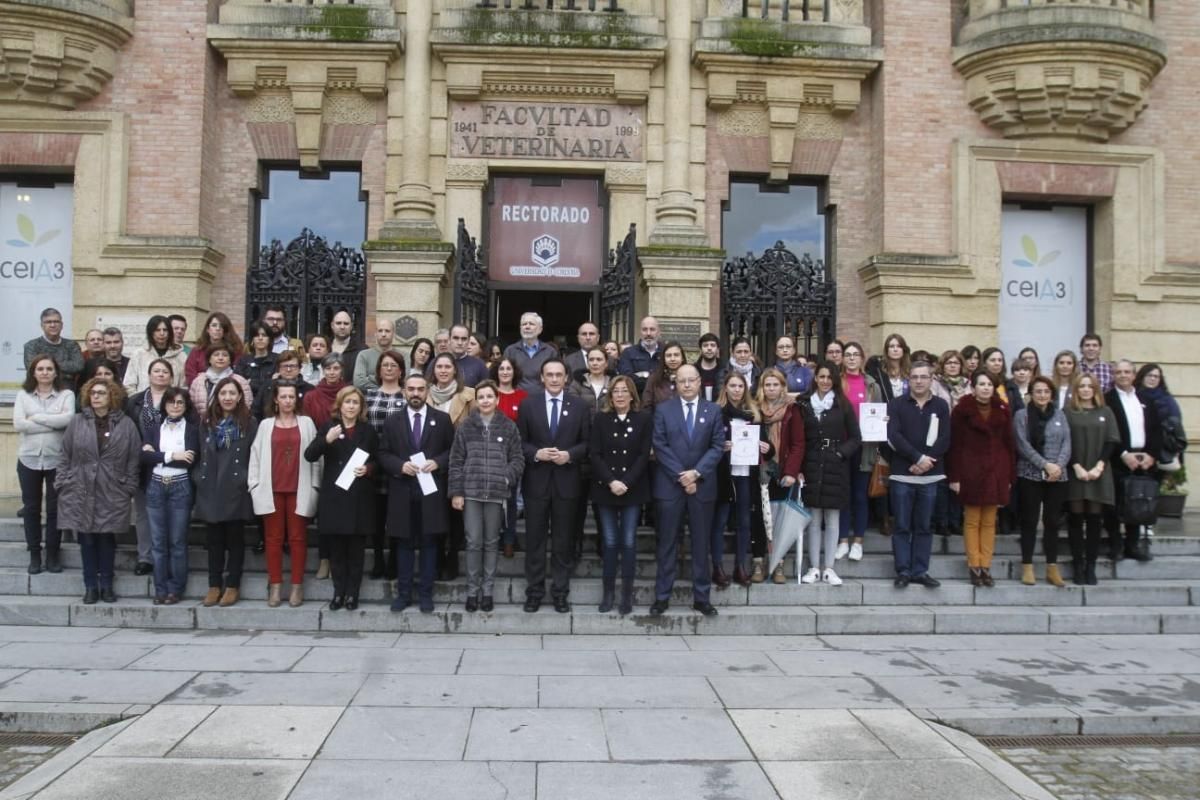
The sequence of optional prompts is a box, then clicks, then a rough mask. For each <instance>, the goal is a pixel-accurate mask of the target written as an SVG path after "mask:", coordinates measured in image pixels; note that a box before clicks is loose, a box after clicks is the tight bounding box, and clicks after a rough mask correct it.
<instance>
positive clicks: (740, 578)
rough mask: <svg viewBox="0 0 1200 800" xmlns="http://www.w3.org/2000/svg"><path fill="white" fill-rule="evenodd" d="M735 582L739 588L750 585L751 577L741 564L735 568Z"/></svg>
mask: <svg viewBox="0 0 1200 800" xmlns="http://www.w3.org/2000/svg"><path fill="white" fill-rule="evenodd" d="M733 582H734V583H736V584H737V585H738V586H749V585H750V576H749V575H747V574H746V570H744V569H742V565H741V564H738V565H737V566H736V567H734V568H733Z"/></svg>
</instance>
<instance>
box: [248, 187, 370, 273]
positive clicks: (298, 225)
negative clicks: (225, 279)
mask: <svg viewBox="0 0 1200 800" xmlns="http://www.w3.org/2000/svg"><path fill="white" fill-rule="evenodd" d="M361 183H362V182H361V176H360V174H359V171H358V170H331V171H329V172H323V173H317V174H315V175H309V174H308V173H301V172H300V171H299V170H297V169H295V168H284V169H276V168H271V169H268V170H267V173H266V177H265V180H264V182H263V185H264V187H265V189H264V191H263V193H262V195H261V196H260V197H259V200H258V241H257V247H256V248H255V250H256V252H257V250H258V248H261V247H264V246H266V245H269V244H270V243H271V241H272V240H273V239H278V240H279V241H281V242H283V243H284V244H287V243H288V242H290V241H291V240H292V239H295V238H296V237H297V236H299V235H300V231H301V230H303V229H304V228H308V229H310V230H311V231H312V232H313V233H315V234H316V235H317V236H321V237H324V238H325V241H326V242H328V244H329V246H330V247H332V246H333V245H335V244H337V243H338V242H341V243H342V244H343V245H345V246H346V247H350V248H354V249H355V250H358V249H360V248H361V247H362V243H363V240H364V239H365V238H366V235H367V196H366V194H365V193H364V192H363V191H362V189H361V188H360V186H361Z"/></svg>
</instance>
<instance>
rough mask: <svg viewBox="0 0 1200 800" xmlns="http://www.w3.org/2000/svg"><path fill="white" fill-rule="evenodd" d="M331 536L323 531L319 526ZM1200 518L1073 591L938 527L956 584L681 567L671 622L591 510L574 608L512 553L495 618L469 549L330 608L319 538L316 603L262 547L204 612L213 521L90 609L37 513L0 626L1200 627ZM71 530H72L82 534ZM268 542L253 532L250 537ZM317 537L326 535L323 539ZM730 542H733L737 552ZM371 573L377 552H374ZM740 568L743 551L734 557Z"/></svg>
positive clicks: (649, 565)
mask: <svg viewBox="0 0 1200 800" xmlns="http://www.w3.org/2000/svg"><path fill="white" fill-rule="evenodd" d="M313 533H315V531H313ZM1197 534H1200V515H1197V516H1185V517H1184V519H1183V520H1162V521H1160V524H1159V525H1158V526H1157V530H1156V535H1155V539H1154V559H1153V560H1152V561H1149V562H1142V563H1139V562H1137V561H1133V560H1128V559H1126V560H1122V561H1118V562H1115V563H1114V562H1112V561H1109V560H1107V559H1103V560H1102V561H1101V562H1100V563H1099V565H1098V566H1099V574H1100V584H1099V585H1098V586H1076V585H1074V584H1071V583H1070V582H1069V579H1070V574H1071V568H1070V558H1069V556H1068V555H1067V554H1068V553H1069V549H1068V547H1067V542H1066V538H1065V536H1064V537H1063V539H1062V541H1061V544H1060V548H1059V550H1060V554H1061V555H1060V562H1061V565H1062V568H1063V573H1064V576H1066V577H1067V579H1068V585H1067V587H1066V588H1062V589H1059V588H1055V587H1053V586H1051V585H1049V584H1047V583H1046V582H1045V580H1044V569H1045V568H1044V564H1043V563H1042V562H1043V560H1042V558H1041V556H1040V542H1039V555H1038V556H1037V558H1036V559H1035V562H1036V564H1037V575H1038V583H1037V585H1035V586H1025V585H1023V584H1021V582H1020V580H1019V577H1020V555H1019V554H1020V550H1019V546H1018V542H1017V537H1016V536H1015V535H1014V536H1002V537H999V538H998V539H997V543H996V557H995V560H994V562H993V570H992V573H993V576H994V577H995V578H996V579H997V582H996V586H995V587H994V588H990V589H988V588H982V587H981V588H974V587H972V586H971V585H970V583H969V582H968V580H967V567H966V562H965V559H964V557H963V555H962V553H963V540H962V538H960V537H934V553H935V555H934V556H933V563H932V566H931V568H930V574H932V575H933V576H935V577H936V578H938V579H940V580H941V581H942V585H941V587H940V588H937V589H927V588H925V587H923V586H918V585H912V586H909V587H908V588H906V589H902V590H901V589H896V588H895V587H894V586H893V585H892V577H893V570H892V557H891V542H890V540H889V539H888V538H887V537H884V536H881V535H880V534H878V533H875V532H873V531H872V532H870V533H868V535H867V538H866V542H865V547H864V549H865V555H864V557H863V559H862V560H861V561H858V562H854V561H850V560H848V559H843V560H841V561H838V562H837V564H836V569H837V572H838V574H839V575H840V576H841V577H842V579H843V580H844V581H845V583H844V584H843V585H841V586H829V585H824V584H815V585H802V584H799V583H798V582H797V580H796V565H795V559H794V553H793V554H792V555H790V556H789V557H788V558H787V560H786V561H785V572H786V574H787V576H788V580H787V583H786V584H780V585H777V584H774V583H772V582H771V581H770V579H769V578H768V580H767V582H765V583H761V584H754V585H752V586H750V587H749V588H748V589H747V588H742V587H740V586H737V585H736V584H735V585H733V586H731V587H730V588H728V589H726V590H724V591H717V590H715V589H714V591H713V592H712V602H713V603H714V604H715V605H717V606H718V607H719V609H720V615H719V616H717V617H711V618H706V617H704V616H702V615H700V614H699V613H697V612H694V611H692V609H691V586H690V582H689V581H688V580H687V577H688V576H690V566H689V563H690V562H688V561H686V558H687V556H686V547H685V548H683V558H684V560H683V561H681V563H680V571H679V576H680V580H679V581H678V582H677V583H676V585H675V588H674V592H673V597H672V601H671V608H670V609H669V610H668V612H667V613H666V614H664V615H662V616H660V617H651V616H649V615H648V613H647V611H648V607H649V604H650V603H651V602H653V600H654V573H655V563H654V555H653V551H654V532H653V531H652V530H651V529H649V528H643V529H641V530H639V533H638V551H639V552H638V563H637V584H636V592H635V598H634V599H635V604H636V605H635V608H634V613H633V614H631V615H628V616H625V617H622V616H620V615H619V614H617V613H616V612H615V611H614V612H612V613H606V614H601V613H599V612H598V611H597V608H596V606H597V604H598V602H599V599H600V594H601V585H600V574H601V567H600V559H599V558H598V557H597V556H596V554H595V540H596V535H597V534H596V530H595V527H594V525H593V524H592V522H591V520H590V519H589V522H588V524H587V527H586V528H585V541H584V548H583V553H584V554H583V558H582V560H581V561H580V563H579V564H578V566H577V568H576V571H575V576H576V577H575V578H574V579H573V580H572V582H571V595H570V600H571V603H572V611H571V613H568V614H559V613H556V612H555V611H554V610H553V608H552V607H551V606H550V605H549V604H548V603H547V604H546V605H543V607H542V609H541V610H540V611H539V612H538V613H536V614H527V613H525V612H524V611H523V609H522V608H521V604H522V603H523V602H524V594H525V580H524V577H523V575H524V554H523V553H521V552H520V551H518V552H517V554H516V555H515V557H514V558H511V559H505V558H503V557H501V558H500V562H499V569H498V577H497V579H496V586H495V592H494V597H495V600H496V603H497V605H496V609H495V610H494V611H493V612H491V613H467V612H466V611H465V610H464V608H463V601H464V599H465V595H466V567H465V556H463V555H460V573H461V575H460V577H459V579H458V580H455V581H447V582H439V583H437V584H436V595H435V600H436V602H437V605H436V610H435V612H434V613H433V614H422V613H420V612H419V611H418V610H417V608H416V607H415V606H414V607H410V608H409V609H407V610H406V611H404V612H402V613H394V612H392V611H391V610H390V608H389V605H390V602H391V600H392V597H393V591H394V585H393V584H392V583H390V582H389V581H387V580H372V579H370V578H366V577H365V578H364V580H363V585H362V591H361V594H360V599H361V600H362V601H363V602H362V605H361V606H360V607H359V608H358V609H357V610H355V611H352V612H351V611H346V610H338V611H330V610H329V608H328V601H329V600H330V598H331V597H332V593H333V587H332V585H331V583H330V581H328V580H320V581H318V580H316V579H315V578H314V577H313V575H314V573H315V571H316V567H317V554H316V549H315V547H311V546H310V548H309V551H308V565H307V569H306V578H305V585H304V590H305V602H304V604H303V605H302V606H301V607H299V608H289V607H288V606H287V602H286V598H287V591H286V587H285V592H284V598H285V601H284V604H283V605H282V606H280V607H278V608H268V607H267V605H266V595H267V580H266V571H265V570H266V562H265V557H264V556H262V555H257V554H254V553H253V552H250V551H249V550H247V553H246V567H245V569H246V573H245V576H244V578H243V580H242V586H241V591H242V599H241V600H240V601H239V602H238V603H237V604H236V605H234V606H232V607H229V608H219V607H217V608H204V607H203V606H201V604H200V602H199V600H200V598H201V597H202V596H203V594H204V593H205V591H206V590H207V588H208V580H207V556H206V553H205V550H204V547H203V544H202V543H203V529H202V528H201V527H199V526H194V527H193V529H192V531H191V534H190V537H189V538H190V541H191V545H190V548H189V549H190V554H189V562H190V574H189V579H188V587H187V593H186V596H185V599H184V601H183V602H181V603H179V604H178V605H173V606H154V605H152V603H151V598H152V597H153V593H154V590H153V581H152V579H151V578H150V577H149V576H145V577H139V576H135V575H134V574H133V568H134V565H135V562H136V551H135V548H134V546H133V536H132V534H130V535H128V536H122V537H119V539H118V551H117V577H116V582H115V587H114V588H115V590H116V592H117V594H118V596H119V600H118V602H117V603H115V604H105V603H99V604H96V605H84V604H83V603H82V602H81V601H80V597H81V595H82V591H83V585H82V579H81V577H80V573H79V567H80V557H79V548H78V546H77V545H76V544H74V543H73V542H70V541H68V542H66V543H64V545H63V554H62V556H63V557H62V560H63V563H64V566H65V570H64V571H63V572H61V573H58V574H51V573H47V572H43V573H41V574H39V575H32V576H31V575H29V574H28V573H27V570H26V567H27V565H28V554H27V552H26V550H25V544H24V538H23V534H22V528H21V520H20V519H17V518H15V517H14V518H6V519H0V624H10V625H12V624H17V625H79V626H123V627H150V628H199V629H236V630H247V629H275V630H306V631H331V632H335V631H341V632H346V631H408V632H421V633H442V632H449V633H452V632H462V633H477V634H479V633H493V634H501V633H534V634H568V633H579V634H655V633H675V634H678V633H687V634H744V635H755V634H758V635H787V634H790V635H797V634H799V635H803V634H814V633H817V634H839V633H847V634H899V633H1014V634H1018V633H1019V634H1037V633H1059V634H1067V633H1089V634H1123V633H1139V634H1157V633H1194V632H1197V631H1200V577H1198V572H1197V567H1198V566H1200V535H1197ZM68 538H69V537H68ZM252 538H253V534H252V532H251V530H250V529H248V530H247V540H248V541H249V540H250V539H252ZM310 541H315V537H314V538H312V539H310ZM732 544H733V543H732V539H731V537H729V538H727V545H726V552H729V551H730V550H731V548H732ZM366 559H367V564H366V566H367V572H369V569H370V565H371V559H372V556H371V554H370V553H368V554H367V557H366ZM726 564H727V568H728V569H730V570H731V569H732V560H731V558H730V557H728V556H727V557H726Z"/></svg>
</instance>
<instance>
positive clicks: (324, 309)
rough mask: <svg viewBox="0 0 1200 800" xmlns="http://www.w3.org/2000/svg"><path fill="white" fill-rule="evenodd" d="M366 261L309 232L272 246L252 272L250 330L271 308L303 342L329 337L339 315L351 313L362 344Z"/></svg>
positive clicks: (248, 285) (248, 288) (248, 278)
mask: <svg viewBox="0 0 1200 800" xmlns="http://www.w3.org/2000/svg"><path fill="white" fill-rule="evenodd" d="M366 274H367V272H366V259H364V258H363V254H362V252H361V251H359V250H356V249H354V248H350V247H343V246H342V243H341V242H337V243H336V244H334V245H333V247H330V246H329V244H328V242H326V241H325V238H324V237H323V236H318V235H317V234H315V233H313V232H312V231H311V230H309V229H308V228H305V229H303V230H302V231H300V235H299V236H297V237H296V238H295V239H292V240H291V241H290V242H288V243H287V244H286V245H284V244H283V243H282V242H280V241H279V240H278V239H274V240H272V242H271V243H270V244H269V245H265V246H264V247H263V248H262V250H260V251H259V256H258V262H257V263H255V264H254V265H253V266H252V267H251V268H250V269H249V270H247V272H246V325H247V326H249V325H250V324H251V323H253V322H254V321H255V320H257V319H261V318H262V313H263V309H265V308H266V307H267V306H270V305H280V306H283V308H284V311H285V313H286V314H287V325H288V330H287V334H288V335H289V336H295V337H297V338H300V339H303V338H304V337H306V336H308V334H310V333H328V332H329V330H330V323H331V322H332V321H333V315H334V314H336V313H337V312H338V311H346V312H348V313H349V314H350V318H351V319H352V320H353V321H354V331H355V334H354V338H355V340H356V341H357V342H358V343H360V344H361V342H362V328H363V319H364V316H365V313H366V303H367V293H366V289H367V278H366Z"/></svg>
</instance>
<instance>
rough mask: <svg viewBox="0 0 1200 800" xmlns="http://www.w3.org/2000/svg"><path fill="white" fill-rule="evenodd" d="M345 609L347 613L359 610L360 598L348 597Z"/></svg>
mask: <svg viewBox="0 0 1200 800" xmlns="http://www.w3.org/2000/svg"><path fill="white" fill-rule="evenodd" d="M345 608H346V610H347V611H354V610H355V609H356V608H358V598H357V597H347V598H346V606H345Z"/></svg>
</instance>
